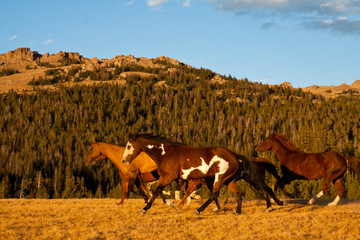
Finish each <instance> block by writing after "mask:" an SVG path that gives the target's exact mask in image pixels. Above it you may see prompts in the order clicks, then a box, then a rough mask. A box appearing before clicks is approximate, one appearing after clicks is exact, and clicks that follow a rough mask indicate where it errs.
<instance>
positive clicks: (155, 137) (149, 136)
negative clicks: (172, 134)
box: [131, 133, 185, 145]
mask: <svg viewBox="0 0 360 240" xmlns="http://www.w3.org/2000/svg"><path fill="white" fill-rule="evenodd" d="M138 137H142V138H145V139H152V140H155V141H158V142H162V143H166V144H170V145H185V144H184V143H180V142H174V141H171V140H169V139H167V138H165V137H163V136H160V135H155V134H153V133H135V134H134V135H132V137H131V138H132V139H136V138H138Z"/></svg>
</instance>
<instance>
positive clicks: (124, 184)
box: [116, 180, 129, 205]
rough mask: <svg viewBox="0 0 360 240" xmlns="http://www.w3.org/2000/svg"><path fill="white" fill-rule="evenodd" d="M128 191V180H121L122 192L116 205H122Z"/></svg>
mask: <svg viewBox="0 0 360 240" xmlns="http://www.w3.org/2000/svg"><path fill="white" fill-rule="evenodd" d="M128 191H129V181H127V180H123V193H122V196H121V201H120V202H119V203H117V204H116V205H123V204H124V200H125V197H126V196H127V194H128Z"/></svg>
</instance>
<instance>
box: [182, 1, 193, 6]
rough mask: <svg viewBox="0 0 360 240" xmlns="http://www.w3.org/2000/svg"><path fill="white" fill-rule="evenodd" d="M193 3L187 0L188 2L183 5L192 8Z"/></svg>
mask: <svg viewBox="0 0 360 240" xmlns="http://www.w3.org/2000/svg"><path fill="white" fill-rule="evenodd" d="M191 1H192V0H186V1H185V2H184V3H183V7H190V6H191Z"/></svg>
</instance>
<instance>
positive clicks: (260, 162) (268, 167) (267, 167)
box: [177, 157, 281, 209]
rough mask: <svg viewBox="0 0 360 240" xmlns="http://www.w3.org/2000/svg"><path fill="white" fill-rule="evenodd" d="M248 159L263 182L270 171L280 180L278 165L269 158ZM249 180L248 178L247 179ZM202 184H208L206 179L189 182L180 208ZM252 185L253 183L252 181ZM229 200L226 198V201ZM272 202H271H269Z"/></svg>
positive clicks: (264, 194) (179, 205) (179, 206)
mask: <svg viewBox="0 0 360 240" xmlns="http://www.w3.org/2000/svg"><path fill="white" fill-rule="evenodd" d="M248 159H249V160H250V165H252V166H253V169H255V170H256V171H258V173H259V177H260V180H261V181H262V182H265V176H266V175H265V174H266V172H268V173H270V174H271V175H273V176H274V177H275V178H276V180H279V179H280V178H281V177H280V176H279V174H278V173H277V170H276V167H275V165H274V164H273V163H272V162H270V161H269V160H267V159H265V158H259V157H256V158H253V157H248ZM243 177H244V176H241V178H243ZM245 180H247V179H245ZM202 185H206V184H205V181H204V180H203V179H198V180H197V181H196V180H193V181H190V182H189V187H188V189H187V190H186V191H184V192H185V195H184V198H183V199H182V200H181V201H180V203H179V204H178V206H177V207H178V208H181V207H182V206H183V205H184V203H185V201H186V200H187V199H188V197H189V196H190V194H191V193H192V192H193V191H194V190H195V189H197V188H199V187H201V186H202ZM250 185H251V183H250ZM260 194H261V195H263V197H264V198H265V200H266V201H267V198H266V195H267V194H266V192H265V193H263V192H261V193H260ZM214 201H215V204H216V206H217V209H220V204H219V202H218V201H217V199H215V200H214ZM226 202H227V201H226V200H225V203H226ZM269 203H270V202H269ZM269 207H270V205H269V204H268V208H269Z"/></svg>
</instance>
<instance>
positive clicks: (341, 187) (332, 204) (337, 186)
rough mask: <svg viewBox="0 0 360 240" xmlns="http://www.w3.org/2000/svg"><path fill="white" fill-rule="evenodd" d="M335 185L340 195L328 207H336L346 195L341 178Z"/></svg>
mask: <svg viewBox="0 0 360 240" xmlns="http://www.w3.org/2000/svg"><path fill="white" fill-rule="evenodd" d="M334 185H335V187H336V189H337V191H338V195H337V196H336V198H335V200H334V201H333V202H331V203H329V204H328V206H336V205H337V204H338V202H339V200H340V198H341V196H342V195H343V193H344V186H343V185H342V183H341V178H339V179H337V180H335V181H334Z"/></svg>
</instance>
